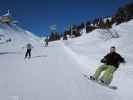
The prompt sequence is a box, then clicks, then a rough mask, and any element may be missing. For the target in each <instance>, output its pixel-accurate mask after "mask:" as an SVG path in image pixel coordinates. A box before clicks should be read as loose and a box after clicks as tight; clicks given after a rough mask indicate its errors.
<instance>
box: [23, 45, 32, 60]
mask: <svg viewBox="0 0 133 100" xmlns="http://www.w3.org/2000/svg"><path fill="white" fill-rule="evenodd" d="M26 48H27V51H26V54H25V58H27V57H28V56H29V58H31V50H32V48H33V46H32V45H31V44H30V43H28V44H27V45H26Z"/></svg>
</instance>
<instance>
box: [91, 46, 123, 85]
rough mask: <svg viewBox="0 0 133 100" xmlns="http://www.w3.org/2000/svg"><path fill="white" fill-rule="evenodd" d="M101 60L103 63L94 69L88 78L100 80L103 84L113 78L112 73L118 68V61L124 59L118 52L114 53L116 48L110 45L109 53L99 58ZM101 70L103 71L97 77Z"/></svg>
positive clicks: (121, 61) (106, 83)
mask: <svg viewBox="0 0 133 100" xmlns="http://www.w3.org/2000/svg"><path fill="white" fill-rule="evenodd" d="M101 62H102V63H104V64H103V65H102V66H100V67H99V68H97V69H96V72H95V74H94V75H93V76H90V79H91V80H96V81H100V82H101V83H103V84H104V85H109V84H110V83H111V81H112V79H113V73H114V72H115V71H116V70H117V69H118V67H119V64H120V63H125V60H124V58H123V57H121V56H120V55H119V54H118V53H116V48H115V47H114V46H112V47H111V48H110V53H108V54H107V55H106V56H104V58H103V59H101ZM103 71H105V72H104V73H103V75H102V77H101V78H100V79H99V77H100V75H101V73H102V72H103Z"/></svg>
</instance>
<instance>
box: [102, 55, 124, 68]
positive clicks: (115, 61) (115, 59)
mask: <svg viewBox="0 0 133 100" xmlns="http://www.w3.org/2000/svg"><path fill="white" fill-rule="evenodd" d="M101 62H102V63H105V64H107V65H113V66H114V67H116V68H118V67H119V65H120V63H125V59H124V58H123V57H121V56H120V55H119V54H118V53H116V52H112V53H108V54H107V55H106V56H104V58H103V59H101Z"/></svg>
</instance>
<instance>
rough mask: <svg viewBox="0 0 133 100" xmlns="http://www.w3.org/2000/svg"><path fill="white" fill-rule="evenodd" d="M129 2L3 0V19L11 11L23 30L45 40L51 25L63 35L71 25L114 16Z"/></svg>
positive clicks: (0, 6)
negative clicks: (65, 29) (55, 26)
mask: <svg viewBox="0 0 133 100" xmlns="http://www.w3.org/2000/svg"><path fill="white" fill-rule="evenodd" d="M129 2H133V0H1V1H0V15H2V14H4V13H6V11H7V10H8V9H9V10H10V11H11V13H12V16H13V18H14V19H16V20H18V21H19V22H20V24H21V25H22V26H23V27H24V28H26V29H28V30H29V31H31V32H33V33H35V34H36V35H39V36H43V35H45V34H48V33H49V26H50V25H53V24H56V25H57V31H60V32H63V30H64V28H65V27H67V26H68V25H69V24H80V22H82V21H88V20H93V19H94V18H96V17H100V16H108V15H112V14H113V13H114V12H115V11H116V10H117V9H118V8H119V7H120V6H122V5H125V4H127V3H129Z"/></svg>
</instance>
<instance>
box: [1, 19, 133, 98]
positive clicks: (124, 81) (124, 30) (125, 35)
mask: <svg viewBox="0 0 133 100" xmlns="http://www.w3.org/2000/svg"><path fill="white" fill-rule="evenodd" d="M132 26H133V20H131V21H129V22H127V23H123V24H121V25H118V26H115V25H113V28H112V29H108V30H100V29H97V30H94V31H93V32H91V33H88V34H84V33H83V35H82V36H81V37H79V38H75V39H69V40H67V41H66V40H65V41H63V40H60V41H56V42H51V43H50V44H49V46H48V47H45V45H44V44H43V43H41V42H40V41H39V38H38V37H36V36H34V35H33V34H32V33H30V32H27V31H26V30H24V29H21V28H20V27H18V26H12V25H11V26H8V25H3V24H0V36H1V40H0V61H1V63H0V79H1V81H0V100H131V99H132V98H133V95H132V91H133V89H132V84H133V68H132V65H133V63H132V60H133V57H132V55H133V53H132V51H133V46H132V44H133V39H132V38H133V34H132V32H133V28H132ZM9 38H11V39H12V41H11V42H6V40H7V39H9ZM29 42H30V43H32V45H33V47H34V48H33V49H32V57H31V59H24V55H25V48H23V47H24V46H25V45H26V43H29ZM110 46H116V47H117V51H118V52H119V53H120V54H121V55H122V56H123V57H124V58H125V59H126V62H127V63H126V64H121V65H120V68H119V69H118V70H117V71H116V73H115V75H114V79H113V81H112V84H111V85H114V86H117V87H118V89H117V90H111V89H109V88H106V87H103V86H100V85H98V84H95V83H94V82H91V81H89V80H87V79H86V78H85V77H84V76H83V74H88V75H91V74H93V73H94V71H95V69H96V67H98V66H99V65H101V63H100V59H101V58H102V57H103V56H104V55H105V54H106V53H107V52H109V48H110Z"/></svg>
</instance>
